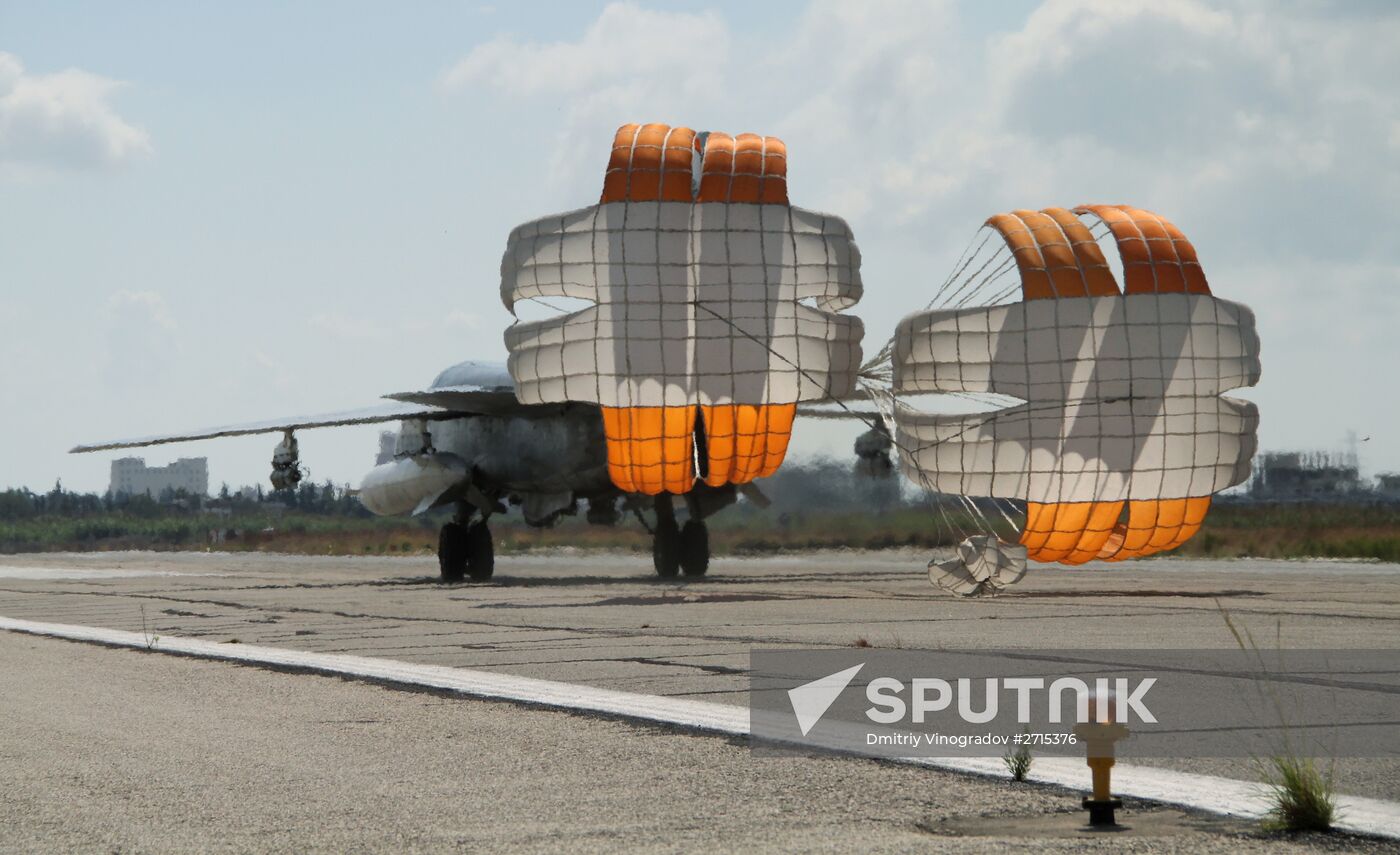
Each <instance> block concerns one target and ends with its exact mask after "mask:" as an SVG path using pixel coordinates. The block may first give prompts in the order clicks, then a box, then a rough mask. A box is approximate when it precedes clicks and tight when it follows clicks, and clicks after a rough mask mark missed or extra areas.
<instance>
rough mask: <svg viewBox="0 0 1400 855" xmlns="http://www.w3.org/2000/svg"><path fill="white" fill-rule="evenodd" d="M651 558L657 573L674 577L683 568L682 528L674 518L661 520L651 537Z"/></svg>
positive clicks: (667, 577)
mask: <svg viewBox="0 0 1400 855" xmlns="http://www.w3.org/2000/svg"><path fill="white" fill-rule="evenodd" d="M651 560H652V563H653V564H655V565H656V575H658V576H660V577H661V578H663V579H674V578H675V577H676V574H677V573H678V572H680V569H681V530H680V529H679V528H678V527H677V526H676V521H675V520H674V519H670V520H666V519H663V520H659V521H658V522H657V524H656V532H655V534H653V535H652V538H651Z"/></svg>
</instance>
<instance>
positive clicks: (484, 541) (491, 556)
mask: <svg viewBox="0 0 1400 855" xmlns="http://www.w3.org/2000/svg"><path fill="white" fill-rule="evenodd" d="M463 540H464V541H465V546H466V550H465V551H466V555H467V575H468V576H471V577H472V581H473V582H485V581H486V580H487V579H490V578H491V574H492V573H494V572H495V571H496V547H495V544H493V543H492V542H491V529H489V528H487V527H486V523H484V522H476V523H472V524H471V525H470V526H468V527H467V531H466V536H465V537H464V538H463ZM458 578H460V577H458Z"/></svg>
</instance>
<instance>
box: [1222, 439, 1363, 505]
mask: <svg viewBox="0 0 1400 855" xmlns="http://www.w3.org/2000/svg"><path fill="white" fill-rule="evenodd" d="M1367 492H1369V491H1368V489H1367V485H1366V484H1365V483H1364V482H1363V481H1362V480H1361V473H1360V471H1359V467H1358V466H1357V462H1356V456H1355V455H1354V454H1340V455H1337V454H1328V453H1326V452H1296V451H1290V452H1265V453H1263V454H1260V455H1259V456H1258V457H1257V458H1256V459H1255V461H1254V477H1253V478H1252V479H1251V481H1250V484H1249V496H1250V498H1253V499H1257V500H1260V501H1313V500H1321V501H1328V500H1331V501H1338V500H1344V499H1355V498H1359V497H1362V496H1363V495H1364V494H1365V493H1367Z"/></svg>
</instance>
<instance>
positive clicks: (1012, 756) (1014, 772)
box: [1001, 742, 1031, 781]
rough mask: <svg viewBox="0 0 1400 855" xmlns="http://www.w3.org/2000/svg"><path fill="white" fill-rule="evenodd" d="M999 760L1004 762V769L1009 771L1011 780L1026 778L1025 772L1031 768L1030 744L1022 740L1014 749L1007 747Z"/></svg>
mask: <svg viewBox="0 0 1400 855" xmlns="http://www.w3.org/2000/svg"><path fill="white" fill-rule="evenodd" d="M1001 762H1003V763H1005V764H1006V771H1008V772H1010V773H1011V780H1013V781H1024V780H1026V774H1027V773H1028V772H1030V770H1031V749H1030V746H1029V745H1027V744H1026V743H1024V742H1023V743H1021V744H1020V745H1018V746H1016V748H1015V749H1008V750H1007V752H1006V753H1005V754H1004V755H1002V758H1001Z"/></svg>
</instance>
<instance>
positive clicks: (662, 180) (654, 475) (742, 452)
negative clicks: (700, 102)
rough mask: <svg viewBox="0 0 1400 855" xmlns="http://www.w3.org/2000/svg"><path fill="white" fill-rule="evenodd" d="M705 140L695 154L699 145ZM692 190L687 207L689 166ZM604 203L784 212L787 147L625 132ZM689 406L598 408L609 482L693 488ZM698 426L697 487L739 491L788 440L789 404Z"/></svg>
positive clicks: (681, 131) (733, 412)
mask: <svg viewBox="0 0 1400 855" xmlns="http://www.w3.org/2000/svg"><path fill="white" fill-rule="evenodd" d="M702 141H703V145H702ZM697 155H698V156H699V157H700V161H701V164H700V166H701V169H700V182H699V187H698V192H697V193H696V194H695V196H694V198H693V199H692V194H691V191H692V174H693V173H692V170H693V159H694V158H695V157H696V156H697ZM602 201H603V202H604V203H607V202H624V201H625V202H643V201H664V202H688V201H695V202H728V203H747V204H774V205H786V204H788V195H787V147H786V146H785V145H784V144H783V142H782V140H780V139H778V138H776V137H765V136H759V135H757V134H740V135H738V136H737V137H731V136H729V135H728V134H722V133H710V134H707V135H704V136H701V135H697V134H696V133H695V132H694V131H691V130H690V129H689V128H672V127H670V126H668V125H655V124H653V125H624V126H623V127H621V128H619V129H618V131H617V135H616V137H615V138H614V141H613V148H612V156H611V157H610V159H609V161H608V171H607V175H606V176H605V178H604V181H603V196H602ZM696 409H697V408H696V407H695V406H694V405H686V406H678V407H604V408H603V429H604V433H605V435H606V437H607V446H608V474H609V476H610V477H611V479H612V482H613V483H614V484H615V485H617V487H618V489H621V490H624V491H626V492H629V493H645V494H648V495H655V494H657V493H661V492H667V493H686V492H689V491H690V490H691V489H692V488H693V487H694V485H695V480H696V471H695V447H696V446H695V435H694V434H695V430H696V418H697V412H696ZM699 409H700V411H701V413H700V416H699V417H700V418H702V419H703V420H704V423H703V430H704V432H705V434H704V435H705V452H706V461H705V463H706V470H705V472H706V475H705V479H704V480H705V483H706V484H709V485H710V486H715V487H718V486H722V485H724V484H744V483H747V482H749V481H752V480H753V479H755V478H764V477H767V476H769V475H772V474H773V473H774V472H776V471H777V470H778V468H779V467H780V466H781V465H782V462H783V459H784V456H785V455H786V454H787V447H788V443H789V441H790V440H791V437H792V424H793V419H794V417H795V416H796V413H797V405H796V404H795V403H793V404H725V405H714V406H709V405H707V406H703V407H700V408H699Z"/></svg>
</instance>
